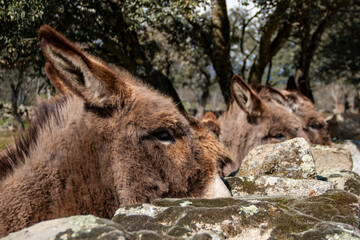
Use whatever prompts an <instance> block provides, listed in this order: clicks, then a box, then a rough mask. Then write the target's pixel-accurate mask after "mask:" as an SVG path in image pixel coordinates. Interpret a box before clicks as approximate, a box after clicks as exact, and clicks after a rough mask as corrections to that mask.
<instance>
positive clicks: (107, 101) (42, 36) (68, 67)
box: [38, 25, 127, 107]
mask: <svg viewBox="0 0 360 240" xmlns="http://www.w3.org/2000/svg"><path fill="white" fill-rule="evenodd" d="M38 38H39V41H40V46H41V49H42V51H43V53H44V56H45V58H46V60H47V61H48V62H49V63H50V64H51V66H52V67H50V68H49V69H50V72H49V73H50V79H51V80H54V81H55V82H57V83H63V85H65V86H66V87H67V88H68V90H69V91H70V92H72V93H75V94H77V95H78V96H80V97H82V98H83V99H84V100H85V101H86V102H88V103H89V104H91V105H95V106H97V107H105V106H111V105H113V104H114V103H115V102H114V101H115V99H116V98H115V97H114V96H115V95H119V94H120V95H121V97H122V98H124V97H125V96H126V92H127V91H126V84H125V83H124V82H123V81H121V80H120V79H119V78H117V76H116V74H115V73H114V72H113V71H112V70H111V69H110V68H109V67H107V66H106V65H105V64H103V63H101V62H99V61H97V60H95V59H94V58H93V57H91V56H89V55H86V54H85V53H84V52H82V51H81V50H80V49H78V48H77V47H76V46H75V45H74V44H73V43H71V42H70V41H69V40H67V39H66V38H65V37H63V36H62V35H61V34H60V33H58V32H56V31H55V30H54V29H52V28H51V27H49V26H47V25H43V26H42V27H41V28H40V29H39V31H38ZM49 69H48V70H49ZM51 71H54V72H55V73H56V75H55V74H51ZM54 76H55V77H54Z"/></svg>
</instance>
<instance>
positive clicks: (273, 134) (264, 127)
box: [219, 75, 307, 171]
mask: <svg viewBox="0 0 360 240" xmlns="http://www.w3.org/2000/svg"><path fill="white" fill-rule="evenodd" d="M231 90H232V97H233V100H232V102H231V103H230V106H229V108H228V110H227V111H226V112H225V113H224V114H223V115H222V116H221V117H220V119H219V120H220V124H221V134H220V140H221V141H222V142H223V143H225V145H226V146H227V147H228V148H229V151H230V155H231V157H232V158H233V159H234V161H235V162H234V163H233V166H232V170H233V171H235V170H237V169H238V168H239V166H240V164H241V161H242V159H243V158H244V157H245V156H246V154H247V153H248V152H249V151H250V150H251V149H252V148H253V147H255V146H258V145H262V144H267V143H277V142H281V141H284V140H287V139H291V138H295V137H304V138H306V139H307V137H306V134H305V132H304V131H303V125H302V122H301V120H300V119H299V118H298V117H297V116H296V115H295V114H292V113H291V112H290V111H288V110H287V109H286V108H285V107H283V106H282V105H280V104H278V103H276V102H275V101H265V100H263V99H262V97H261V96H259V95H258V94H257V93H256V92H255V91H253V90H252V89H251V88H250V86H249V85H248V84H247V83H246V82H245V81H244V80H243V79H242V78H241V77H240V76H238V75H234V77H233V79H232V84H231Z"/></svg>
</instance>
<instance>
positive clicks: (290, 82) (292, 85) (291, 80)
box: [286, 76, 297, 91]
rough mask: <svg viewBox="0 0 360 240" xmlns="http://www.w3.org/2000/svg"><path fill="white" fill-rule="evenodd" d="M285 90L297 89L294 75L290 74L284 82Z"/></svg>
mask: <svg viewBox="0 0 360 240" xmlns="http://www.w3.org/2000/svg"><path fill="white" fill-rule="evenodd" d="M286 90H288V91H296V90H297V86H296V82H295V78H294V76H290V77H289V78H288V81H287V83H286Z"/></svg>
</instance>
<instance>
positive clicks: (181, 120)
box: [131, 86, 190, 131]
mask: <svg viewBox="0 0 360 240" xmlns="http://www.w3.org/2000/svg"><path fill="white" fill-rule="evenodd" d="M132 94H133V96H134V98H133V104H132V113H131V114H133V115H134V116H137V117H136V119H137V120H139V121H147V122H151V123H152V126H151V127H168V128H173V129H175V128H181V129H183V130H184V131H188V130H189V128H190V125H189V122H188V121H187V120H186V118H185V117H184V116H183V115H182V114H181V113H180V112H179V110H178V109H177V108H176V106H175V104H174V103H173V101H172V100H171V99H170V98H169V97H166V96H164V95H161V94H159V93H158V92H157V91H155V90H152V89H149V88H147V87H143V86H136V87H132ZM143 127H145V128H146V126H143Z"/></svg>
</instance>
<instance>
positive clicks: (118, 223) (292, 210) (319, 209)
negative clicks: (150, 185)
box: [4, 190, 360, 240]
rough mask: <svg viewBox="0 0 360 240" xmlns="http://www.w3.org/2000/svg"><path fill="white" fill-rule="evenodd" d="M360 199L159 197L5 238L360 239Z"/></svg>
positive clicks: (334, 195)
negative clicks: (109, 214) (106, 214)
mask: <svg viewBox="0 0 360 240" xmlns="http://www.w3.org/2000/svg"><path fill="white" fill-rule="evenodd" d="M358 213H359V200H358V198H357V197H356V196H355V195H353V194H351V193H348V192H345V191H339V190H337V191H335V190H331V191H327V192H326V193H324V194H322V195H320V196H315V197H293V196H281V197H270V196H246V197H233V198H220V199H158V200H155V201H154V202H153V203H152V204H136V205H130V206H126V207H122V208H120V209H119V210H118V211H117V212H116V215H115V216H114V218H113V221H110V220H106V219H101V218H97V217H94V216H91V215H88V216H73V217H68V218H61V219H55V220H50V221H45V222H41V223H38V224H35V225H33V226H31V227H29V228H26V229H23V230H21V231H19V232H16V233H12V234H10V235H9V236H7V237H5V238H4V239H40V240H43V239H57V240H59V239H101V240H110V239H111V240H112V239H129V240H135V239H146V240H152V239H154V240H155V239H169V240H170V239H171V240H180V239H193V240H208V239H360V233H359V231H358V230H357V226H358V225H359V218H358Z"/></svg>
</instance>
